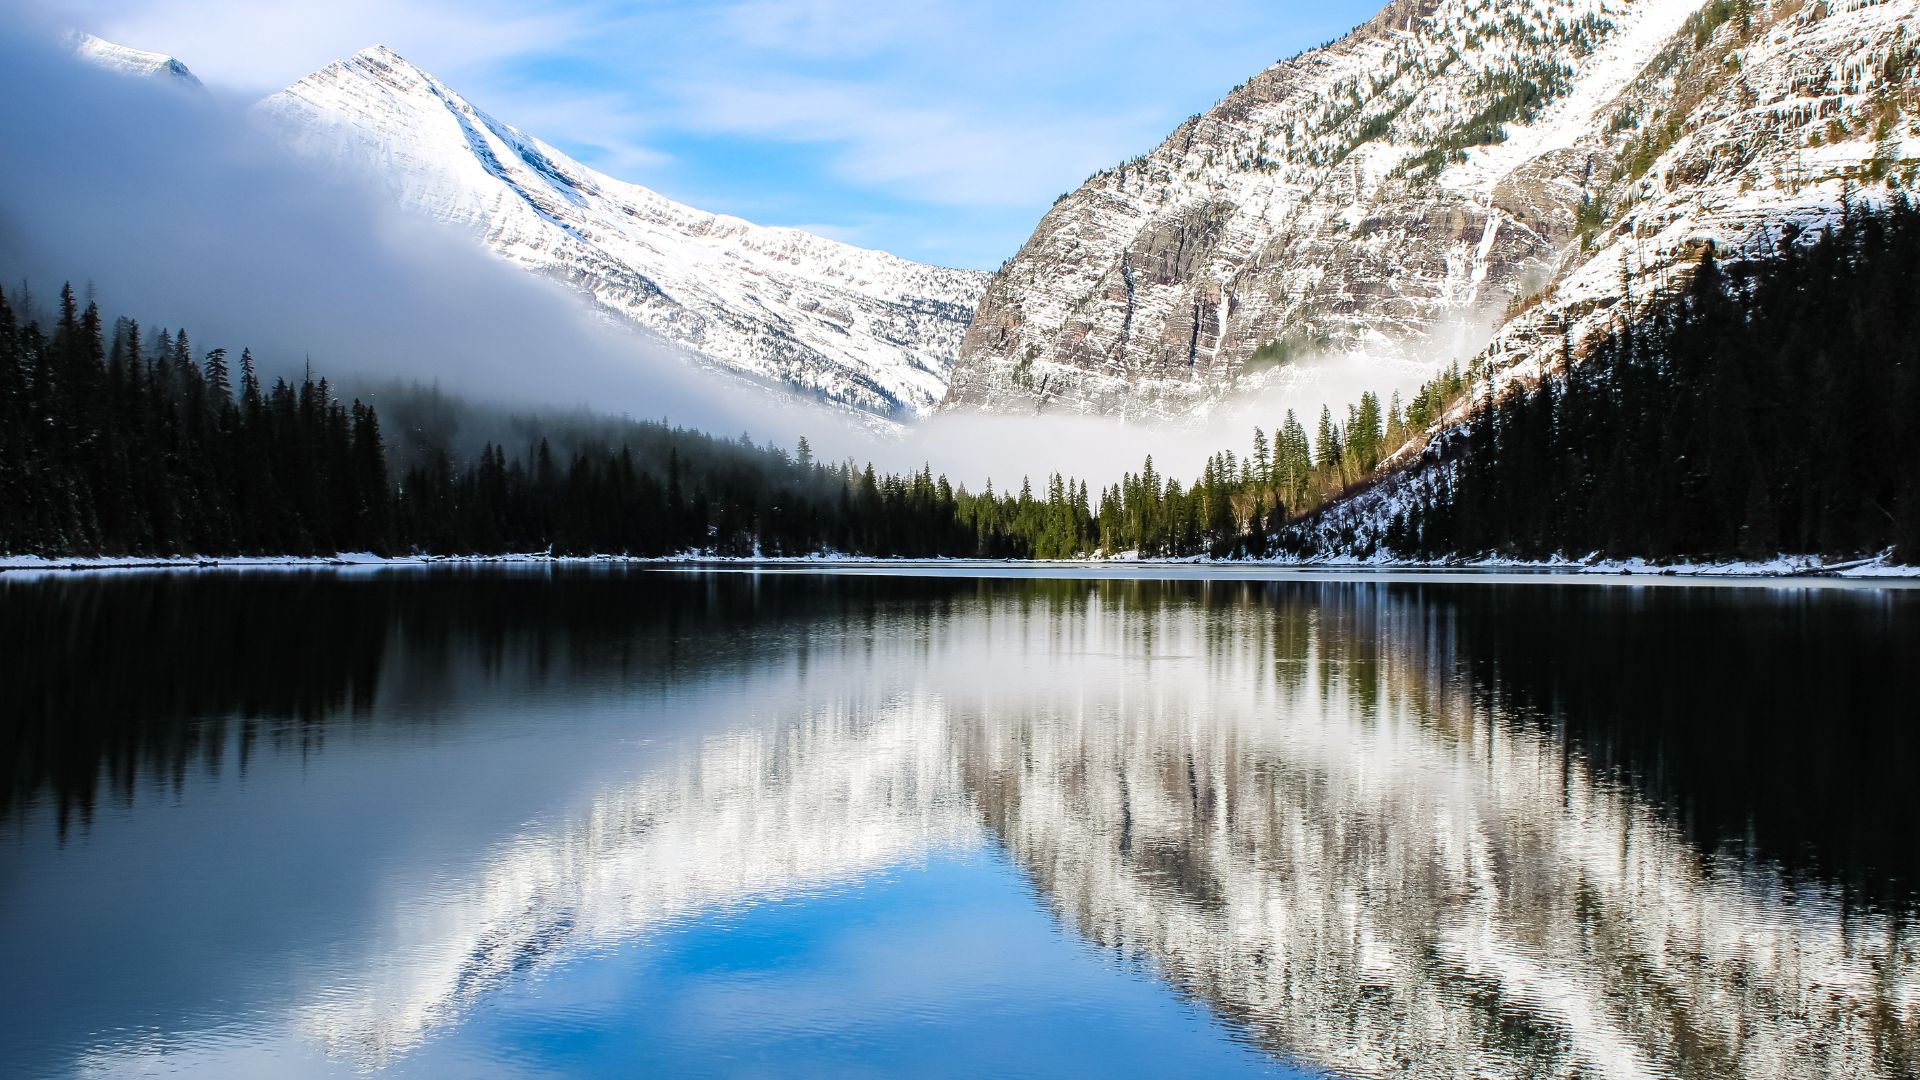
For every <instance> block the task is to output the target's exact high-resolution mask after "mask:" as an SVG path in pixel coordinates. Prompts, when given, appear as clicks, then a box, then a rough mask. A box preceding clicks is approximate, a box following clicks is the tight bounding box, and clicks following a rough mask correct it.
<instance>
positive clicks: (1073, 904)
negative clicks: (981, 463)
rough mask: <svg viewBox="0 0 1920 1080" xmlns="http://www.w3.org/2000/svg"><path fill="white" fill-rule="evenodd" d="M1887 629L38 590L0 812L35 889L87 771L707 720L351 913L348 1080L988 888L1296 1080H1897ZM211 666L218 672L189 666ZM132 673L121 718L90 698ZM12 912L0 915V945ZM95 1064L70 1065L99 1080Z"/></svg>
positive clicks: (986, 598) (1649, 604) (1606, 616)
mask: <svg viewBox="0 0 1920 1080" xmlns="http://www.w3.org/2000/svg"><path fill="white" fill-rule="evenodd" d="M1913 600H1914V598H1913V597H1912V596H1910V595H1901V594H1875V593H1848V594H1821V593H1814V592H1801V591H1784V592H1779V593H1732V592H1724V591H1717V590H1687V591H1680V592H1673V591H1661V592H1641V591H1629V590H1605V589H1593V588H1577V589H1566V588H1557V587H1546V586H1499V587H1487V586H1476V585H1463V586H1385V585H1375V584H1314V585H1253V584H1233V585H1226V586H1222V585H1212V586H1208V585H1203V584H1166V583H1126V582H1107V583H1082V582H1076V583H1061V582H1051V583H1050V582H994V583H985V582H964V581H942V580H933V581H924V580H923V581H909V580H876V579H831V578H782V579H772V580H755V579H751V578H744V577H734V576H717V577H689V576H676V575H663V574H619V573H604V572H598V573H586V574H557V575H549V574H545V573H540V574H441V575H428V574H378V575H364V576H358V577H354V576H349V577H343V578H335V577H331V576H327V575H317V576H294V575H281V576H273V575H268V576H256V575H244V576H243V575H235V576H232V577H226V576H217V577H206V578H170V577H160V576H154V577H143V578H136V579H126V580H118V581H91V582H71V583H68V582H57V583H56V582H48V583H38V584H34V585H30V586H14V587H9V588H5V591H4V597H3V598H0V630H4V632H5V634H6V635H8V637H9V639H14V638H18V639H20V640H26V639H28V638H29V637H30V636H31V637H33V638H35V639H38V640H59V641H66V642H70V643H72V648H71V649H70V650H69V651H67V652H66V653H65V654H64V660H65V662H58V661H57V662H55V663H52V664H48V663H45V662H44V661H45V659H46V654H45V652H43V651H38V659H39V660H40V661H41V662H39V663H30V662H26V661H22V660H19V659H17V658H16V659H12V660H10V661H8V662H9V663H11V664H13V667H12V669H11V670H10V671H9V672H8V686H10V687H13V688H15V689H12V690H9V691H8V694H9V697H10V698H13V699H15V700H17V701H19V702H20V703H21V704H22V705H23V706H25V707H24V708H23V709H22V710H21V711H20V712H17V713H15V714H14V715H16V716H19V717H23V718H24V719H23V721H21V722H19V723H15V724H12V725H10V730H9V732H8V736H9V738H10V739H11V742H12V745H13V749H14V755H13V756H14V759H15V761H16V767H15V768H14V769H13V770H12V772H11V776H10V779H9V781H8V783H9V786H8V788H7V789H6V792H5V794H6V796H7V800H8V801H7V804H6V805H7V806H9V807H10V808H11V809H10V811H9V816H10V817H11V818H13V820H14V827H15V830H16V831H17V833H18V835H19V844H20V845H21V847H22V849H23V850H24V849H31V848H34V847H35V846H36V845H39V844H41V843H43V842H50V841H47V834H49V833H58V832H59V831H60V829H59V822H60V821H62V820H67V819H70V818H71V817H72V816H73V815H75V814H76V813H79V814H80V816H81V834H82V836H83V837H84V835H85V834H86V829H87V827H88V826H87V825H86V822H85V812H86V811H87V810H89V808H91V807H93V806H94V805H95V802H96V800H97V799H98V798H99V797H100V795H101V794H102V793H101V792H100V790H99V789H98V788H97V787H96V786H95V785H96V783H97V781H96V779H95V778H97V777H101V776H105V777H108V778H110V782H109V785H108V790H109V791H111V792H112V793H113V794H114V795H115V796H116V797H117V798H118V799H119V800H120V801H121V802H122V803H124V802H126V801H127V800H136V802H137V793H138V792H139V790H141V783H142V778H145V780H146V781H147V782H148V783H149V784H150V785H152V786H156V787H158V788H159V789H160V790H170V791H172V792H174V793H175V798H176V799H184V800H187V801H189V802H190V801H191V800H192V799H193V798H194V797H195V795H194V790H193V789H192V788H191V786H190V785H189V784H188V783H187V779H186V778H187V777H189V776H190V775H193V774H194V773H195V772H196V770H197V771H200V772H204V771H206V770H209V769H216V768H227V769H230V770H233V771H235V772H238V773H241V774H242V775H244V770H245V769H246V768H248V763H249V762H250V761H255V760H257V758H258V757H259V756H260V755H262V754H269V755H277V756H280V757H285V756H287V755H290V754H295V753H297V754H299V755H302V756H305V757H308V758H309V759H311V760H314V761H318V762H319V763H320V765H321V766H322V767H324V766H325V764H326V762H327V761H328V760H330V757H332V756H335V755H334V752H333V751H332V750H330V749H328V746H329V744H330V740H338V739H340V738H343V737H347V736H346V733H348V732H351V731H353V730H356V729H361V730H365V729H371V730H372V732H373V734H374V735H376V736H378V735H381V734H382V733H385V735H386V736H388V737H392V736H394V735H395V733H407V732H412V733H418V732H419V731H421V730H423V729H426V730H440V729H444V730H459V729H462V727H463V726H465V727H467V728H486V729H487V730H489V731H493V730H498V731H501V732H512V731H517V730H519V729H521V728H525V727H528V726H538V725H545V727H543V729H542V730H543V733H544V732H546V731H548V730H550V729H551V728H553V727H555V726H560V725H565V724H568V723H579V721H577V718H578V717H581V716H587V715H598V713H596V710H600V711H601V712H604V713H605V715H606V716H607V717H609V719H608V720H607V721H606V722H605V723H603V724H602V723H598V722H596V723H595V724H587V725H586V726H585V727H583V728H582V729H581V730H579V731H577V732H576V733H575V736H574V738H573V742H572V743H571V744H570V745H569V746H568V747H566V748H563V750H561V751H556V754H557V756H556V758H555V760H556V761H557V762H562V763H564V762H567V761H576V762H578V763H579V764H580V766H581V768H583V769H586V770H587V771H588V772H589V773H592V772H593V771H594V768H590V767H589V765H590V764H591V763H594V762H598V761H599V760H601V759H605V758H610V757H613V756H616V755H614V754H613V753H612V752H611V751H612V749H613V748H615V747H617V746H618V745H620V740H621V739H623V738H627V737H629V736H631V735H632V734H633V733H634V732H635V731H642V732H645V733H647V734H648V735H649V736H653V735H657V734H659V733H660V732H661V731H663V730H665V729H666V728H667V727H670V726H671V724H672V723H674V722H676V718H678V719H681V720H684V718H685V716H686V715H688V714H691V713H696V712H701V711H702V710H704V711H706V712H707V713H710V714H711V715H710V716H708V718H707V719H706V720H703V721H701V722H698V723H692V724H691V726H690V727H685V728H682V729H675V730H678V731H679V732H680V737H677V738H674V739H669V740H666V741H665V742H666V744H667V745H663V746H662V747H661V748H659V749H658V752H650V753H647V754H641V755H639V756H636V757H634V758H633V759H632V761H631V764H630V765H626V766H622V767H621V768H620V769H618V770H614V772H613V774H612V775H606V776H599V775H596V776H595V777H594V779H593V781H592V783H591V784H590V785H589V787H588V789H587V790H585V791H584V792H583V793H582V794H580V795H579V797H577V798H571V799H569V798H561V799H557V800H555V801H554V805H556V806H557V807H559V809H557V810H555V811H554V812H551V813H538V814H531V815H524V814H523V815H509V817H511V818H512V820H516V821H519V822H521V824H518V825H513V824H504V825H499V826H494V827H493V828H492V829H491V830H487V831H483V832H482V834H481V835H480V837H479V839H478V855H477V856H476V857H474V858H471V859H460V858H454V857H451V856H449V855H448V853H447V851H446V850H444V849H445V848H448V847H451V846H452V845H451V842H444V843H441V845H440V846H438V847H435V846H429V847H428V848H426V849H425V850H424V851H415V852H412V853H410V854H409V856H408V857H407V858H404V859H395V860H393V864H392V865H388V866H384V867H383V866H380V865H377V864H376V865H375V866H374V867H373V868H372V869H370V870H369V871H368V873H369V874H371V875H372V876H373V877H375V878H377V879H378V880H379V881H380V883H381V887H380V888H379V889H377V890H375V891H376V892H377V894H378V898H377V899H376V900H375V901H374V902H372V903H370V904H368V905H367V907H366V910H365V912H364V914H362V915H360V916H356V918H355V919H354V920H351V921H350V925H349V926H347V927H345V929H344V932H342V933H340V934H339V935H338V937H337V938H336V939H333V940H332V947H334V948H336V949H344V950H346V951H347V952H348V953H349V954H350V955H348V956H346V957H344V958H342V957H337V956H336V957H334V958H333V962H332V963H331V964H329V965H327V966H325V967H324V970H323V971H322V973H321V975H315V976H314V977H312V978H309V979H306V980H304V981H303V980H301V979H295V980H294V982H293V984H292V988H291V989H290V991H289V998H290V1001H289V1005H288V1008H287V1010H286V1016H285V1020H284V1022H285V1023H286V1024H287V1026H288V1027H289V1028H290V1029H291V1030H293V1031H296V1032H298V1033H299V1038H301V1039H303V1040H306V1041H308V1042H310V1043H311V1044H313V1045H318V1046H319V1047H321V1048H323V1049H324V1051H325V1053H326V1054H327V1055H328V1057H329V1059H331V1060H334V1061H338V1062H342V1063H345V1064H350V1065H352V1066H355V1067H378V1066H382V1065H391V1064H393V1063H395V1062H398V1061H404V1060H405V1058H406V1057H407V1055H408V1054H409V1053H411V1052H413V1051H415V1050H417V1049H418V1048H419V1047H421V1046H422V1045H423V1044H426V1043H428V1042H430V1041H431V1040H433V1039H434V1038H436V1037H437V1035H438V1034H440V1033H444V1032H446V1031H449V1030H453V1029H457V1028H458V1027H459V1026H460V1025H462V1024H464V1023H469V1022H471V1020H470V1018H471V1016H472V1015H473V1013H474V1010H475V1009H476V1008H477V1007H479V1005H480V1003H483V1002H484V1001H485V1000H486V999H487V998H488V997H489V995H496V994H505V993H512V992H513V988H514V986H515V985H516V983H515V980H516V979H519V978H522V977H523V976H525V975H526V974H527V973H529V972H538V971H540V970H541V969H543V968H545V967H550V966H552V965H555V964H556V963H558V962H562V961H567V960H572V959H577V958H580V957H582V956H591V955H593V954H595V953H596V951H600V950H605V949H607V948H610V947H613V946H616V945H618V944H619V943H621V942H626V941H632V940H635V939H639V938H644V937H645V936H646V935H648V934H649V933H654V932H658V931H659V930H660V929H661V928H662V927H665V926H669V925H676V924H686V923H689V922H698V921H700V920H702V919H708V918H711V917H712V916H713V914H714V913H715V912H716V911H722V910H725V909H727V908H728V907H729V906H730V905H737V904H740V903H744V902H747V901H751V900H754V899H756V898H766V897H770V896H792V895H804V894H807V893H812V892H818V891H821V890H826V889H831V888H833V887H835V886H836V885H837V884H841V883H845V882H849V881H857V880H860V879H862V878H863V877H865V876H867V875H870V874H872V873H874V872H875V871H877V870H880V869H883V868H887V867H894V866H899V865H902V864H903V863H904V864H911V863H912V862H913V861H914V860H916V859H921V858H924V857H926V856H927V855H928V854H929V853H932V852H940V851H951V850H965V849H969V848H976V847H981V846H987V847H993V848H998V849H1001V850H1004V851H1005V852H1007V853H1009V854H1010V855H1011V857H1012V858H1013V859H1014V860H1015V861H1016V862H1017V864H1018V865H1019V866H1020V867H1022V868H1023V869H1024V872H1025V873H1026V874H1027V875H1028V877H1029V879H1030V880H1031V882H1032V883H1033V885H1034V886H1035V889H1036V893H1037V895H1038V897H1039V898H1040V901H1041V902H1042V903H1044V904H1045V905H1047V907H1048V908H1049V909H1050V910H1051V911H1052V912H1054V913H1055V914H1056V916H1057V917H1058V919H1059V920H1060V922H1061V924H1062V925H1063V926H1065V927H1067V928H1070V929H1071V931H1072V932H1073V933H1074V934H1076V935H1078V936H1079V937H1080V938H1082V939H1084V940H1085V941H1087V942H1090V943H1093V944H1094V945H1096V946H1097V947H1100V948H1102V949H1107V950H1111V951H1112V952H1113V953H1114V954H1115V955H1117V956H1118V957H1120V958H1122V959H1123V960H1124V961H1125V962H1128V963H1133V964H1137V965H1140V966H1141V967H1142V968H1144V969H1146V970H1149V971H1151V972H1153V973H1155V974H1156V975H1157V976H1158V977H1160V978H1162V979H1164V980H1165V981H1166V982H1167V983H1169V984H1170V985H1171V986H1172V987H1174V988H1176V989H1177V990H1178V991H1179V992H1181V993H1185V994H1190V995H1193V996H1195V997H1196V998H1198V999H1199V1000H1202V1001H1204V1002H1206V1003H1207V1005H1208V1006H1209V1008H1211V1009H1212V1010H1213V1011H1214V1012H1215V1014H1216V1015H1218V1016H1220V1017H1222V1018H1224V1020H1225V1021H1226V1022H1227V1023H1228V1024H1230V1025H1231V1026H1232V1027H1233V1029H1234V1030H1236V1031H1237V1032H1238V1033H1239V1037H1241V1038H1244V1039H1246V1040H1249V1041H1250V1042H1253V1043H1255V1044H1257V1045H1259V1046H1260V1047H1263V1048H1264V1049H1266V1050H1267V1051H1269V1052H1270V1053H1272V1054H1273V1055H1275V1057H1276V1059H1280V1060H1287V1061H1291V1062H1296V1063H1300V1064H1304V1065H1310V1066H1314V1067H1319V1068H1324V1069H1328V1070H1331V1071H1335V1072H1339V1073H1347V1074H1354V1075H1413V1076H1454V1075H1462V1074H1481V1075H1500V1076H1509V1075H1511V1076H1561V1075H1576V1074H1600V1075H1611V1076H1657V1075H1683V1076H1789V1075H1806V1076H1814V1075H1859V1076H1901V1075H1909V1074H1911V1073H1913V1072H1914V1071H1915V1070H1916V1069H1920V951H1917V949H1920V947H1917V946H1916V944H1915V942H1914V940H1913V934H1912V931H1911V930H1910V929H1909V925H1910V923H1911V921H1912V919H1911V917H1912V915H1913V913H1914V911H1915V903H1914V898H1913V895H1912V892H1911V887H1912V882H1913V880H1914V877H1913V871H1914V858H1915V852H1914V850H1913V844H1912V840H1911V837H1912V836H1914V835H1917V833H1916V832H1915V829H1916V826H1920V797H1916V795H1915V794H1914V792H1913V791H1912V790H1911V788H1910V786H1909V785H1907V784H1905V783H1904V782H1899V781H1900V778H1901V776H1902V774H1904V772H1905V771H1906V768H1907V765H1906V763H1907V762H1910V761H1912V760H1914V759H1915V758H1914V756H1913V751H1914V750H1915V749H1916V748H1915V746H1914V739H1915V736H1914V734H1913V732H1912V730H1911V725H1910V723H1909V722H1908V721H1907V720H1906V716H1907V708H1906V705H1905V703H1907V702H1911V701H1912V700H1914V697H1913V695H1914V693H1915V692H1916V691H1917V690H1920V686H1916V682H1917V681H1920V675H1916V673H1915V672H1914V671H1913V670H1911V665H1910V663H1909V660H1910V658H1911V657H1912V656H1915V655H1920V648H1916V646H1920V621H1917V620H1916V616H1920V606H1917V605H1916V604H1915V603H1914V602H1913ZM269 628H270V632H269ZM47 635H54V636H53V637H51V638H49V637H47ZM209 643H217V644H218V646H219V648H221V649H224V650H226V652H225V653H224V655H229V656H237V657H238V658H239V659H240V660H242V661H244V662H243V663H231V664H227V665H224V666H223V665H209V664H207V663H206V662H204V659H201V660H200V661H199V662H196V661H195V659H194V658H196V657H198V658H204V657H205V656H207V655H209V654H208V649H209ZM128 650H131V651H132V654H133V655H135V656H137V657H138V659H137V660H136V661H134V662H133V663H134V667H133V668H132V670H133V672H134V673H135V674H137V675H138V678H137V679H134V680H118V679H99V678H90V677H89V676H88V674H87V673H88V671H89V668H90V666H91V669H92V670H94V671H95V672H97V671H98V669H99V667H100V665H101V663H102V662H103V661H102V658H117V657H120V656H122V655H123V654H125V653H126V652H127V651H128ZM6 651H7V653H9V654H13V653H15V652H16V650H13V649H11V648H9V649H8V650H6ZM105 662H108V663H117V662H118V661H117V660H108V661H105ZM69 667H70V668H71V669H72V670H66V669H67V668H69ZM343 725H345V727H343ZM262 732H264V733H265V734H264V735H263V734H262ZM542 737H543V738H547V739H551V738H552V736H551V735H550V734H543V736H542ZM236 745H237V746H239V747H249V748H250V749H245V750H236V749H235V747H236ZM262 747H264V750H263V749H262ZM441 753H442V755H443V756H444V751H441ZM596 767H597V766H596ZM259 771H260V770H259V768H258V766H257V765H255V766H254V773H255V779H256V780H259V779H260V778H259V776H258V773H259ZM269 780H271V778H269ZM444 782H445V783H446V784H448V785H452V784H455V783H458V782H459V778H457V777H451V778H447V779H446V780H445V781H444ZM525 783H528V784H532V783H534V781H532V780H527V781H525ZM421 794H422V795H423V796H427V797H430V796H431V795H432V791H426V792H422V793H421ZM135 812H137V807H136V811H135ZM209 828H211V826H209ZM69 831H71V826H69ZM69 842H73V841H71V840H70V841H69ZM211 842H213V841H212V840H211V839H210V840H209V843H211ZM423 856H432V857H433V859H435V860H437V861H436V862H435V864H434V869H433V871H432V874H431V875H430V876H431V887H427V886H426V885H424V884H423V882H424V881H426V880H428V877H429V875H427V873H426V872H425V871H423V870H422V869H421V866H422V864H423V861H424V859H423ZM291 858H292V856H290V859H291ZM30 884H31V883H29V882H25V881H23V880H20V879H18V878H12V877H10V878H7V879H5V880H4V881H0V910H3V909H4V905H5V904H7V903H8V902H10V901H9V898H11V897H15V896H17V895H19V893H18V890H21V889H24V888H27V887H29V886H30ZM241 899H243V900H244V899H245V898H244V897H243V898H241ZM8 925H9V926H11V925H12V924H11V923H9V924H8ZM4 932H5V931H0V933H4ZM322 976H324V977H322ZM903 977H905V976H903ZM10 992H11V991H10ZM275 1022H276V1023H278V1022H280V1021H275ZM112 1050H113V1042H112V1040H111V1039H110V1038H108V1039H104V1040H100V1041H97V1042H96V1043H95V1045H94V1053H95V1058H94V1060H95V1061H96V1062H98V1061H106V1062H108V1063H109V1066H108V1067H109V1071H111V1064H110V1063H111V1062H112V1061H113V1060H114V1058H113V1055H112ZM103 1052H104V1056H102V1053H103Z"/></svg>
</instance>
